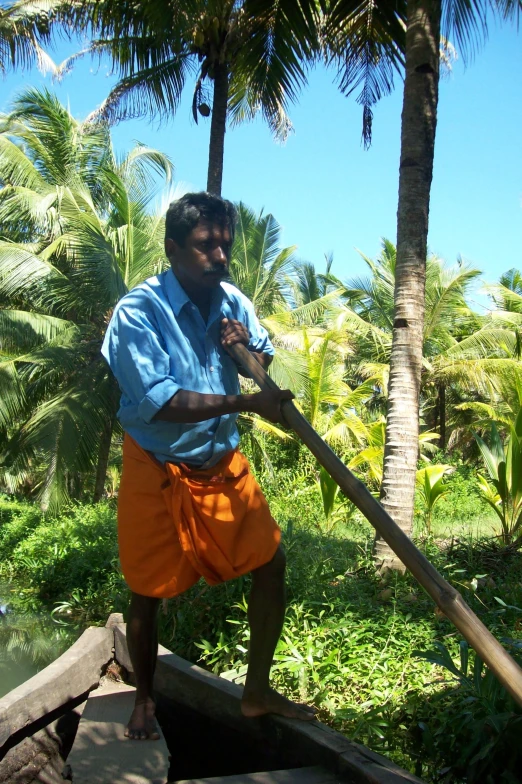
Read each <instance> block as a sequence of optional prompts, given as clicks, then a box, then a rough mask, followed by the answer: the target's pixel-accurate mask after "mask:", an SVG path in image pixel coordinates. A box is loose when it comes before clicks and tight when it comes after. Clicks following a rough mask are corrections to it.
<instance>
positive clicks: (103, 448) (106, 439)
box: [92, 413, 116, 504]
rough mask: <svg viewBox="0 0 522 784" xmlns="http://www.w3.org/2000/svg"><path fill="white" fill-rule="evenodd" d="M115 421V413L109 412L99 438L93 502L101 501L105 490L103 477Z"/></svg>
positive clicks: (105, 474) (105, 472)
mask: <svg viewBox="0 0 522 784" xmlns="http://www.w3.org/2000/svg"><path fill="white" fill-rule="evenodd" d="M115 422H116V414H115V413H114V414H111V416H110V417H108V418H107V419H106V421H105V424H104V427H103V431H102V434H101V439H100V448H99V451H98V463H97V465H96V480H95V482H94V493H93V496H92V502H93V504H97V503H98V501H101V499H102V498H103V494H104V492H105V478H106V476H107V466H108V464H109V453H110V449H111V441H112V431H113V430H114V424H115Z"/></svg>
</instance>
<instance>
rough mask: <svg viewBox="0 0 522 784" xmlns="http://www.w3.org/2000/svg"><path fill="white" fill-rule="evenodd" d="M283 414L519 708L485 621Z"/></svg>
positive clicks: (244, 356)
mask: <svg viewBox="0 0 522 784" xmlns="http://www.w3.org/2000/svg"><path fill="white" fill-rule="evenodd" d="M228 351H229V353H230V354H231V355H232V356H233V358H234V359H235V361H236V362H237V363H238V365H241V366H242V367H243V368H244V369H245V370H246V371H247V372H248V373H249V374H250V375H251V377H252V378H253V379H254V381H255V382H256V383H257V384H258V385H259V386H260V387H261V389H273V390H275V389H279V387H278V386H277V384H276V383H275V382H274V381H273V380H272V379H271V378H270V376H269V375H267V373H265V371H264V370H263V368H262V367H261V365H260V364H259V362H258V361H257V360H256V359H255V357H254V356H252V354H251V353H250V352H249V351H248V350H247V349H246V348H245V346H243V345H241V344H239V343H237V344H236V345H234V346H229V347H228ZM281 412H282V415H283V417H284V419H285V421H286V423H287V424H288V426H289V427H291V428H292V429H293V430H294V431H295V432H296V433H297V435H298V436H299V437H300V438H301V440H302V441H303V443H304V444H306V446H307V447H308V449H309V450H310V451H311V452H312V454H313V455H315V457H316V458H317V460H318V461H319V463H320V464H321V465H322V466H323V467H324V468H325V469H326V470H327V471H328V473H329V474H330V476H331V477H332V479H335V481H336V482H337V484H338V485H339V487H340V488H341V490H342V491H343V493H344V494H345V495H346V496H348V498H349V499H350V501H352V502H353V503H354V504H355V505H356V506H357V508H358V509H360V511H361V512H362V513H363V515H364V516H365V517H366V518H367V520H369V522H370V523H371V524H372V525H373V527H374V528H375V529H376V530H377V531H378V532H379V534H380V535H381V536H382V537H383V539H385V540H386V541H387V542H388V544H389V545H390V547H391V548H392V550H393V551H394V552H395V553H396V555H398V556H399V558H400V559H401V561H402V562H403V563H404V565H405V566H406V567H407V568H408V569H409V570H410V572H411V573H412V574H413V576H414V577H415V578H416V579H417V580H418V582H419V583H420V584H421V585H422V587H423V588H424V589H425V590H426V591H427V592H428V593H429V595H430V596H431V598H432V599H433V600H434V602H435V603H436V604H437V605H438V606H439V607H440V609H441V610H442V612H443V613H444V614H445V615H446V616H447V617H448V618H449V619H450V621H451V622H452V623H453V624H454V625H455V626H456V627H457V629H458V630H459V632H460V633H461V634H462V636H463V637H464V638H465V639H466V640H467V641H468V643H469V644H470V645H471V646H472V647H473V648H474V649H475V651H477V653H478V654H479V655H480V657H481V658H482V659H483V660H484V661H485V662H486V664H487V665H488V667H489V668H490V670H492V672H493V673H494V674H495V675H496V677H497V678H498V680H499V681H500V682H501V683H502V684H503V685H504V686H505V687H506V689H507V690H508V692H509V693H510V694H511V695H512V696H513V697H514V699H515V700H516V701H517V702H518V704H519V705H522V669H521V668H520V667H519V666H518V664H517V663H516V662H515V661H514V659H512V658H511V656H510V655H509V653H508V652H507V651H506V650H505V649H504V648H503V647H502V645H501V644H500V643H499V642H498V640H497V639H496V638H495V637H494V636H493V635H492V634H491V632H490V631H489V630H488V629H487V628H486V627H485V626H484V624H483V623H482V621H480V620H479V619H478V618H477V616H476V615H475V613H474V612H473V610H472V609H471V608H470V607H469V606H468V605H467V604H466V602H465V601H464V599H463V598H462V596H461V595H460V593H459V592H458V591H457V590H455V588H453V586H452V585H450V584H449V583H448V582H446V580H445V579H444V578H443V577H442V576H441V575H440V574H439V573H438V571H437V570H436V569H435V567H434V566H433V565H432V564H431V563H430V562H429V561H428V560H427V558H425V556H424V555H423V554H422V553H421V552H420V550H418V549H417V548H416V547H415V545H414V544H413V542H412V541H411V539H409V538H408V537H407V536H406V534H405V533H404V532H403V531H402V530H401V529H400V528H399V526H398V525H397V524H396V523H395V522H394V521H393V519H392V518H391V517H390V515H389V514H388V513H387V512H385V510H384V509H383V507H382V506H381V505H380V503H379V502H378V501H377V500H376V499H375V498H374V497H373V495H372V494H371V493H370V491H369V490H368V489H367V487H366V486H365V485H363V483H362V482H360V481H359V480H358V479H357V477H355V476H354V475H353V474H352V472H351V471H350V470H349V469H348V468H347V467H346V466H345V465H344V463H342V462H341V460H340V459H339V458H338V457H337V455H336V454H335V453H334V452H333V451H332V450H331V449H330V447H329V446H328V444H326V443H325V442H324V441H323V439H322V438H321V437H320V436H319V435H318V434H317V433H316V432H315V430H314V429H313V427H312V426H311V424H310V423H309V422H308V421H307V420H306V419H305V417H304V416H303V415H302V414H301V413H300V412H299V411H298V410H297V408H296V407H295V405H294V404H293V403H292V401H291V400H284V401H283V402H282V404H281Z"/></svg>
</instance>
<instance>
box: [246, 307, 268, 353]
mask: <svg viewBox="0 0 522 784" xmlns="http://www.w3.org/2000/svg"><path fill="white" fill-rule="evenodd" d="M243 307H244V317H245V322H244V323H245V326H246V327H247V329H248V331H249V332H250V341H249V343H248V348H249V350H250V351H258V352H259V353H263V354H270V355H271V356H273V355H274V354H275V351H274V347H273V345H272V343H271V341H270V338H269V336H268V332H267V331H266V329H265V328H264V327H263V325H262V324H260V322H259V320H258V318H257V316H256V313H255V310H254V306H253V305H252V303H251V302H250V300H248V299H246V297H245V299H244V300H243Z"/></svg>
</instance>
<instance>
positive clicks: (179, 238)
mask: <svg viewBox="0 0 522 784" xmlns="http://www.w3.org/2000/svg"><path fill="white" fill-rule="evenodd" d="M236 217H237V213H236V208H235V207H234V205H233V204H232V202H231V201H227V199H222V198H221V197H220V196H215V195H214V194H212V193H206V192H205V191H201V192H200V193H186V194H185V195H184V196H182V197H181V199H178V200H177V201H173V202H171V203H170V205H169V208H168V210H167V215H166V217H165V239H166V240H168V239H171V240H174V241H175V242H176V243H177V244H178V245H179V246H180V247H182V248H183V247H184V245H185V240H186V239H187V237H188V235H189V234H190V232H191V231H192V230H193V229H194V228H195V227H196V226H197V225H198V223H199V222H200V220H205V221H208V222H209V223H217V224H218V225H220V226H227V227H228V229H229V231H230V236H231V239H232V240H233V239H234V234H235V231H236Z"/></svg>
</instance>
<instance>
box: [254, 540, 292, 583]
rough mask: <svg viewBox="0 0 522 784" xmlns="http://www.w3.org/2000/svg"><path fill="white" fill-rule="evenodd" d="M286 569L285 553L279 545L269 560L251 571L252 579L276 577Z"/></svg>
mask: <svg viewBox="0 0 522 784" xmlns="http://www.w3.org/2000/svg"><path fill="white" fill-rule="evenodd" d="M285 569H286V555H285V551H284V550H283V548H282V547H281V546H279V547H278V548H277V550H276V551H275V555H274V556H273V558H272V560H271V561H268V563H266V564H263V566H260V567H259V568H258V569H256V570H255V571H253V572H252V575H253V577H254V579H259V578H261V579H277V578H278V577H279V578H281V577H283V576H284V573H285Z"/></svg>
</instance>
